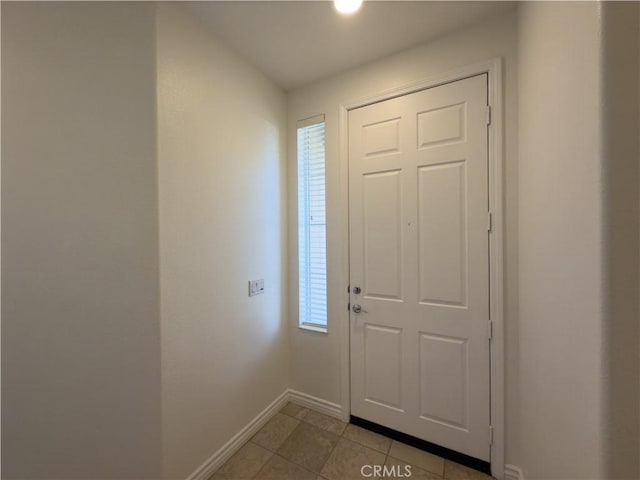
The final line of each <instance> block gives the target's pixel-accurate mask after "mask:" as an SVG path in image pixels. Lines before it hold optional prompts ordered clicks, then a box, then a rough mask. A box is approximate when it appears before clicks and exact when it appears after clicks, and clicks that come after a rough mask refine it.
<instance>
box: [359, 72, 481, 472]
mask: <svg viewBox="0 0 640 480" xmlns="http://www.w3.org/2000/svg"><path fill="white" fill-rule="evenodd" d="M348 121H349V218H350V224H349V236H350V284H351V286H352V289H353V287H360V288H361V290H362V291H361V293H360V294H357V295H356V294H352V295H351V303H352V304H358V305H361V307H362V311H361V312H360V313H351V319H350V329H351V331H350V338H351V414H352V415H355V416H358V417H361V418H364V419H367V420H370V421H373V422H375V423H379V424H381V425H384V426H387V427H389V428H393V429H395V430H399V431H402V432H404V433H408V434H410V435H413V436H416V437H419V438H422V439H424V440H427V441H429V442H432V443H436V444H438V445H442V446H444V447H447V448H450V449H452V450H456V451H459V452H461V453H464V454H467V455H470V456H473V457H475V458H479V459H482V460H486V461H489V459H490V445H489V423H490V420H489V419H490V404H489V398H490V393H489V392H490V374H489V372H490V351H489V336H488V329H489V232H488V205H489V191H488V188H489V187H488V153H487V141H488V140H487V123H488V120H487V76H486V74H482V75H477V76H474V77H470V78H467V79H464V80H459V81H456V82H452V83H448V84H445V85H440V86H438V87H434V88H429V89H426V90H423V91H420V92H417V93H412V94H407V95H404V96H401V97H398V98H393V99H390V100H386V101H383V102H379V103H375V104H372V105H368V106H365V107H362V108H357V109H353V110H351V111H350V112H349V118H348Z"/></svg>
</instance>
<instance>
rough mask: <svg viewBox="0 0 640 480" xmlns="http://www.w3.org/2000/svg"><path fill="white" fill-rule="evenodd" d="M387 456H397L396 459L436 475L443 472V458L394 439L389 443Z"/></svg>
mask: <svg viewBox="0 0 640 480" xmlns="http://www.w3.org/2000/svg"><path fill="white" fill-rule="evenodd" d="M389 456H390V457H393V458H397V459H398V460H404V461H405V462H407V463H409V464H411V465H415V466H416V467H420V468H422V469H424V470H426V471H428V472H431V473H435V474H436V475H440V476H442V475H443V474H444V459H443V458H440V457H437V456H436V455H433V454H431V453H429V452H425V451H423V450H420V449H418V448H414V447H411V446H409V445H407V444H405V443H400V442H398V441H396V440H394V441H393V442H392V443H391V448H390V449H389Z"/></svg>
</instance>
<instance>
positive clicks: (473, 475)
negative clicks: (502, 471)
mask: <svg viewBox="0 0 640 480" xmlns="http://www.w3.org/2000/svg"><path fill="white" fill-rule="evenodd" d="M444 478H446V479H448V480H494V478H493V477H491V476H489V475H487V474H486V473H482V472H478V471H477V470H473V469H472V468H468V467H465V466H464V465H460V464H459V463H456V462H452V461H450V460H445V462H444Z"/></svg>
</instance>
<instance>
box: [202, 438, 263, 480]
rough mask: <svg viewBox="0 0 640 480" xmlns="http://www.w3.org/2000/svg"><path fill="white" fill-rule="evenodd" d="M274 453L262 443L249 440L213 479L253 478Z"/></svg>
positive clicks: (234, 479)
mask: <svg viewBox="0 0 640 480" xmlns="http://www.w3.org/2000/svg"><path fill="white" fill-rule="evenodd" d="M272 455H273V453H271V452H270V451H269V450H267V449H265V448H262V447H261V446H260V445H256V444H255V443H252V442H248V443H246V444H245V445H244V446H243V447H242V448H241V449H240V450H238V451H237V452H236V454H235V455H233V456H232V457H231V458H230V459H229V460H227V462H226V463H225V464H224V465H222V467H220V468H219V469H218V471H217V472H216V473H215V474H214V475H213V477H211V478H212V480H241V479H245V478H253V477H254V476H255V474H256V473H258V472H259V471H260V469H261V468H262V467H263V466H264V464H265V463H267V462H268V461H269V459H270V458H271V456H272Z"/></svg>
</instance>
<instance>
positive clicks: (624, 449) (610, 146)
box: [602, 2, 640, 479]
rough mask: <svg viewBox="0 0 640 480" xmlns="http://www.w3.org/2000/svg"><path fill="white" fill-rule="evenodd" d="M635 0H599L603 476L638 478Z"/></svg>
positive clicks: (638, 58)
mask: <svg viewBox="0 0 640 480" xmlns="http://www.w3.org/2000/svg"><path fill="white" fill-rule="evenodd" d="M639 5H640V4H639V3H638V2H605V3H603V5H602V31H603V72H602V73H603V88H602V95H603V102H604V104H603V119H602V128H603V134H604V150H603V152H602V153H603V158H602V162H603V166H604V172H603V175H604V179H605V182H606V183H605V186H606V200H605V203H604V209H605V210H604V211H605V223H604V232H605V233H604V238H605V244H606V255H607V258H606V266H605V268H606V270H605V288H606V292H607V299H606V310H605V313H606V317H605V324H604V327H605V328H604V335H605V338H606V341H607V351H606V358H605V359H604V361H605V363H604V365H605V386H604V390H603V392H604V411H603V416H604V417H605V422H606V423H605V425H604V428H605V451H604V452H603V453H604V461H605V468H606V475H607V478H610V479H614V478H615V479H618V478H640V464H639V462H640V457H639V456H638V450H639V449H640V438H639V437H638V435H639V434H640V430H639V429H638V422H639V413H640V412H639V411H638V404H639V401H640V383H639V382H638V376H639V373H640V371H639V370H638V352H639V351H640V344H639V342H638V334H639V329H638V311H639V310H638V288H639V282H638V271H637V269H636V268H635V266H636V265H637V263H638V257H639V255H638V246H639V245H640V243H639V235H638V234H639V224H640V217H639V214H640V211H639V209H638V205H637V202H636V199H637V198H638V191H639V190H640V188H639V186H640V177H639V176H638V156H639V155H640V149H639V146H640V145H639V141H640V138H639V137H638V125H639V115H640V110H639V109H638V64H639V61H640V50H639V49H638V37H639V28H640V24H639V22H638V10H639Z"/></svg>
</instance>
